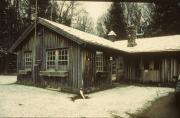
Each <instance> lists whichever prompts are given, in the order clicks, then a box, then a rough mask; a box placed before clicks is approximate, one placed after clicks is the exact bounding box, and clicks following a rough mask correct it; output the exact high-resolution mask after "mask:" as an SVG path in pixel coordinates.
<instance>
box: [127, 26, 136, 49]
mask: <svg viewBox="0 0 180 118" xmlns="http://www.w3.org/2000/svg"><path fill="white" fill-rule="evenodd" d="M136 38H137V36H136V27H135V26H134V25H130V26H128V44H127V47H134V46H136V45H137V43H136V41H135V40H136Z"/></svg>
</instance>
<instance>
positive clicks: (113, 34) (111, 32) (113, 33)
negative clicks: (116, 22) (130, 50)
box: [108, 30, 116, 36]
mask: <svg viewBox="0 0 180 118" xmlns="http://www.w3.org/2000/svg"><path fill="white" fill-rule="evenodd" d="M108 36H116V33H115V32H114V31H112V30H111V31H110V32H109V33H108Z"/></svg>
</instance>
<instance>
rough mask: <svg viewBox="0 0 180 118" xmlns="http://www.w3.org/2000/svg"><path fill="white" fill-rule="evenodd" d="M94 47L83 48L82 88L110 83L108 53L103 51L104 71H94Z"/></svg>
mask: <svg viewBox="0 0 180 118" xmlns="http://www.w3.org/2000/svg"><path fill="white" fill-rule="evenodd" d="M96 51H98V50H96V49H92V48H91V49H89V48H84V50H83V68H82V69H83V84H84V86H83V87H84V88H89V87H102V86H104V85H110V82H111V81H110V73H111V70H110V68H111V67H110V61H109V57H110V56H109V55H108V54H107V53H106V52H103V58H104V65H105V66H104V72H96Z"/></svg>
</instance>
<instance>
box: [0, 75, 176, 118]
mask: <svg viewBox="0 0 180 118" xmlns="http://www.w3.org/2000/svg"><path fill="white" fill-rule="evenodd" d="M13 78H14V79H13ZM6 79H7V80H6ZM15 79H16V76H14V77H7V76H0V117H28V116H29V117H40V116H41V117H63V116H65V117H85V116H86V117H112V114H115V115H118V116H121V117H125V118H126V117H129V116H128V114H126V113H127V112H128V113H135V112H137V111H138V110H141V109H143V108H146V107H147V106H149V105H150V104H149V103H150V102H151V101H154V100H156V99H157V98H159V97H161V96H165V95H167V94H168V93H170V92H173V91H174V89H171V88H161V87H138V86H126V87H116V88H113V89H109V90H105V91H100V92H96V93H92V94H87V96H89V97H90V99H78V100H76V101H75V102H73V101H71V99H70V97H72V96H75V95H74V94H69V93H62V92H55V91H50V90H46V89H41V88H36V87H30V86H23V85H16V84H10V81H11V82H12V83H14V80H15ZM6 82H7V83H8V84H5V83H6Z"/></svg>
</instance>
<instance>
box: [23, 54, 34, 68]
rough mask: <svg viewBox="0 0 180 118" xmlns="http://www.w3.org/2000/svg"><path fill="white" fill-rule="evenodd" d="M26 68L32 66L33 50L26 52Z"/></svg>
mask: <svg viewBox="0 0 180 118" xmlns="http://www.w3.org/2000/svg"><path fill="white" fill-rule="evenodd" d="M24 55H25V68H31V66H32V52H25V53H24Z"/></svg>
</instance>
